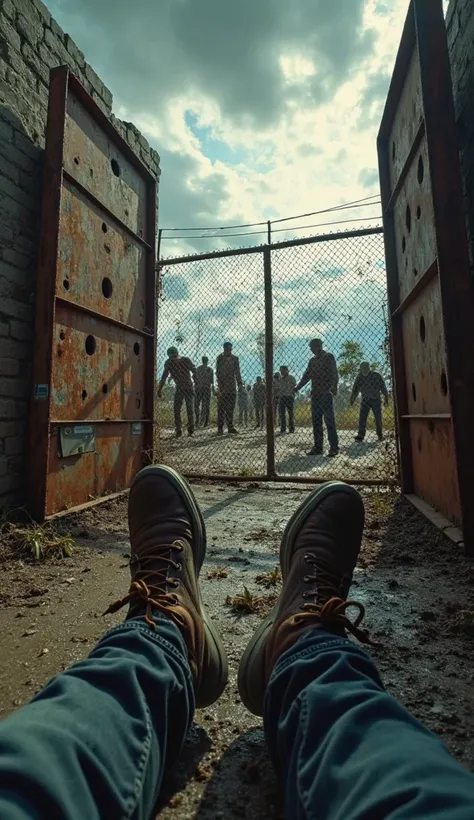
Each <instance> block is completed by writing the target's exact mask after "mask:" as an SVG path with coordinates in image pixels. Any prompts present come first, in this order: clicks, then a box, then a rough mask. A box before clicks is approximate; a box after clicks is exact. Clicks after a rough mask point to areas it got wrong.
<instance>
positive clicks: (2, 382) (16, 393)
mask: <svg viewBox="0 0 474 820" xmlns="http://www.w3.org/2000/svg"><path fill="white" fill-rule="evenodd" d="M29 389H30V385H29V380H28V381H25V380H24V379H18V378H9V377H8V376H0V396H3V397H4V398H6V399H25V398H26V397H27V395H28V393H29Z"/></svg>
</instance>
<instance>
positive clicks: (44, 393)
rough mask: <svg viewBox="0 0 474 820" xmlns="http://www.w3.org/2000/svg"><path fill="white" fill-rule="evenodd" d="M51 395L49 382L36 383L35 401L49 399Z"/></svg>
mask: <svg viewBox="0 0 474 820" xmlns="http://www.w3.org/2000/svg"><path fill="white" fill-rule="evenodd" d="M48 396H49V387H48V385H47V384H35V401H41V399H47V398H48Z"/></svg>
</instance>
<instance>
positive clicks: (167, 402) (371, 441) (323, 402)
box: [157, 228, 396, 483]
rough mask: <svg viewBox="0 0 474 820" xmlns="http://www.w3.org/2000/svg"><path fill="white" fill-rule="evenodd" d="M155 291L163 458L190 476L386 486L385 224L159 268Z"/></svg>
mask: <svg viewBox="0 0 474 820" xmlns="http://www.w3.org/2000/svg"><path fill="white" fill-rule="evenodd" d="M160 285H161V290H160V300H159V308H158V368H159V378H160V379H161V389H160V385H159V388H158V389H159V393H160V399H159V402H158V413H157V421H158V436H159V447H160V457H161V458H162V459H164V460H165V461H166V462H167V463H169V464H171V465H173V466H175V467H176V468H178V469H179V470H180V471H181V472H183V473H185V474H187V475H194V476H216V475H219V476H223V477H240V478H252V477H258V478H263V477H267V478H274V477H275V476H278V477H280V478H282V479H283V478H284V477H286V478H287V479H288V480H292V479H295V480H302V479H303V478H304V479H306V478H312V479H315V480H326V479H328V478H341V479H344V480H349V481H355V482H361V483H365V482H368V483H373V482H377V483H385V482H388V481H393V480H394V478H395V476H396V442H395V433H394V413H393V404H392V384H391V372H390V353H389V337H388V329H387V315H386V284H385V261H384V247H383V235H382V232H381V229H380V228H375V229H366V230H359V231H352V232H348V233H344V234H333V235H330V236H328V237H315V238H313V239H311V240H307V239H305V240H295V241H293V242H281V243H277V244H273V245H267V246H262V247H259V248H247V249H238V250H235V251H225V252H221V253H213V254H200V255H196V256H192V257H183V258H181V259H176V258H175V259H168V260H163V261H162V262H161V271H160ZM314 339H319V340H321V342H322V351H321V350H320V347H321V345H320V344H319V343H316V344H313V345H311V347H310V346H309V343H310V342H311V340H314ZM226 342H229V343H230V344H231V345H232V347H231V348H230V347H229V346H227V347H224V345H225V343H226ZM169 348H177V349H178V351H179V358H178V359H176V357H175V354H174V353H173V351H172V353H171V357H169V356H168V354H167V351H168V349H169ZM364 363H366V364H365V365H364ZM361 365H362V367H361ZM162 377H163V378H162ZM295 388H296V389H295Z"/></svg>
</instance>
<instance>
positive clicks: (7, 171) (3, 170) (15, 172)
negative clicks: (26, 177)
mask: <svg viewBox="0 0 474 820" xmlns="http://www.w3.org/2000/svg"><path fill="white" fill-rule="evenodd" d="M0 176H2V177H4V178H5V179H9V180H10V182H13V184H14V185H19V184H20V171H19V169H18V168H17V167H16V166H15V165H13V164H12V163H11V162H8V163H4V164H2V165H0ZM1 189H2V181H1V180H0V191H1Z"/></svg>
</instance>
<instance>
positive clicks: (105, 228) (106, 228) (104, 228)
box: [102, 222, 109, 233]
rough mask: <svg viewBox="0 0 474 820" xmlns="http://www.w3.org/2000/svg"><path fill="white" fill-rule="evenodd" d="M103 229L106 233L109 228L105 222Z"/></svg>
mask: <svg viewBox="0 0 474 820" xmlns="http://www.w3.org/2000/svg"><path fill="white" fill-rule="evenodd" d="M102 230H103V232H104V233H107V231H108V230H109V229H108V227H107V225H106V224H105V222H102Z"/></svg>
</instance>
